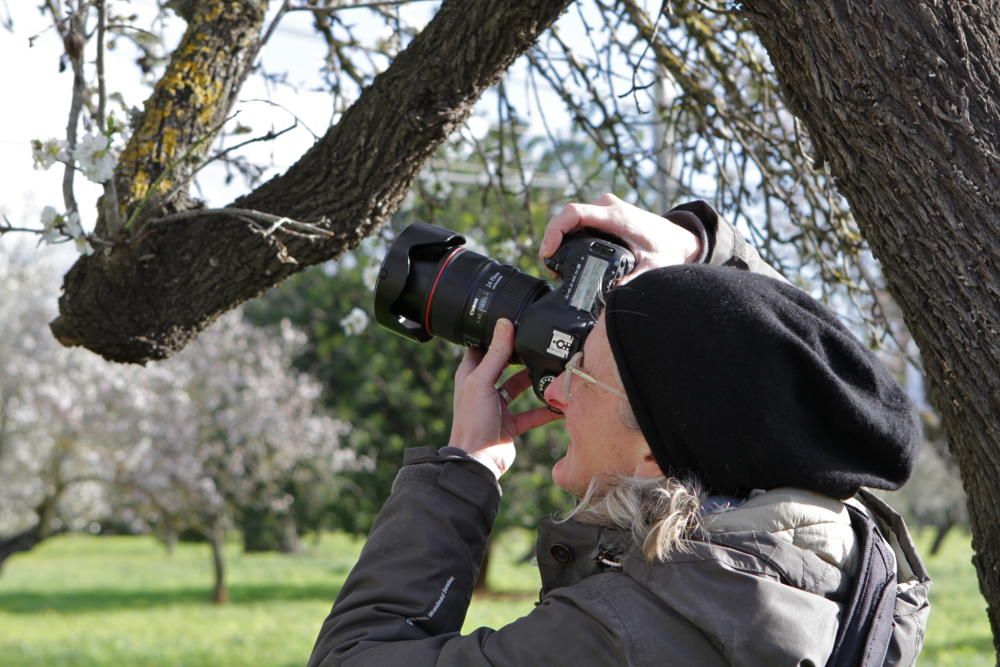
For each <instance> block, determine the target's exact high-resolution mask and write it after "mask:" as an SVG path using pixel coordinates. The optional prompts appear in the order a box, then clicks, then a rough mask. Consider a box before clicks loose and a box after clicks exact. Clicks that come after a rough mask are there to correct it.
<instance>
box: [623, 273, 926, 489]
mask: <svg viewBox="0 0 1000 667" xmlns="http://www.w3.org/2000/svg"><path fill="white" fill-rule="evenodd" d="M605 317H606V320H607V330H608V339H609V341H610V343H611V350H612V352H613V353H614V357H615V362H616V363H617V365H618V370H619V372H620V373H621V378H622V383H623V384H624V386H625V391H626V393H627V394H628V397H629V401H630V402H631V404H632V408H633V410H634V411H635V416H636V418H637V419H638V422H639V426H640V428H641V429H642V433H643V435H644V436H645V437H646V440H647V442H648V443H649V446H650V448H651V449H652V451H653V454H654V455H655V457H656V461H657V463H659V465H660V468H661V469H662V470H663V471H664V472H665V473H666V474H671V475H678V474H682V473H684V472H686V471H691V472H694V473H696V474H697V475H698V476H699V477H700V478H701V480H702V481H703V482H704V483H705V484H706V485H707V486H708V487H709V488H710V489H711V490H712V491H713V492H715V493H723V494H732V495H739V494H744V493H746V492H747V491H749V490H750V489H756V488H761V489H770V488H775V487H779V486H794V487H799V488H804V489H810V490H812V491H817V492H819V493H823V494H826V495H829V496H834V497H836V498H847V497H850V496H852V495H854V494H855V493H856V492H857V491H858V488H859V487H861V486H868V487H875V488H880V489H896V488H899V487H900V486H901V485H902V484H903V483H904V482H905V481H906V480H907V478H908V477H909V476H910V472H911V470H912V467H913V464H914V462H915V460H916V456H917V451H918V449H919V446H920V443H921V432H920V427H919V422H918V420H917V416H916V414H915V412H914V410H913V406H912V405H911V403H910V401H909V399H908V398H907V396H906V394H905V393H904V392H903V390H902V389H901V388H900V387H899V385H898V384H897V383H896V382H895V380H894V379H893V377H892V376H891V375H890V374H889V372H888V370H887V369H886V368H885V367H884V366H882V364H881V363H880V362H879V361H878V360H877V359H876V358H875V356H874V355H873V354H872V353H871V352H870V351H869V350H868V349H867V348H866V347H865V346H864V345H862V344H861V342H860V341H858V340H857V339H856V338H855V337H854V336H853V335H852V334H851V333H850V332H849V331H848V330H847V329H846V328H845V327H844V326H843V325H842V324H841V323H840V322H839V321H838V320H837V318H836V316H835V315H834V314H833V313H832V312H830V311H829V310H828V309H827V308H825V307H824V306H822V305H821V304H819V303H818V302H817V301H815V300H814V299H812V298H811V297H809V295H807V294H805V293H804V292H802V291H800V290H798V289H796V288H795V287H792V286H791V285H788V284H785V283H782V282H779V281H777V280H774V279H771V278H768V277H765V276H761V275H757V274H754V273H750V272H747V271H742V270H740V269H736V268H729V267H716V266H705V265H684V266H672V267H667V268H663V269H657V270H654V271H649V272H647V273H645V274H643V275H641V276H639V277H638V278H636V279H634V280H632V281H631V282H629V283H627V284H625V285H623V286H622V287H619V288H617V289H615V290H612V291H611V293H610V294H609V295H608V303H607V308H606V310H605Z"/></svg>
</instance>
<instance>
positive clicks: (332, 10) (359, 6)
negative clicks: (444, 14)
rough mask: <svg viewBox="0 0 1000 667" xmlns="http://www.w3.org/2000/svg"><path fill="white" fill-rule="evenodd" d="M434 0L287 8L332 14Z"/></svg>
mask: <svg viewBox="0 0 1000 667" xmlns="http://www.w3.org/2000/svg"><path fill="white" fill-rule="evenodd" d="M433 1H435V0H376V1H374V2H357V3H354V4H352V5H338V6H337V7H306V6H301V7H289V8H288V11H290V12H312V13H313V14H334V13H336V12H342V11H345V10H348V9H377V8H379V7H399V6H401V5H409V4H412V3H415V2H433Z"/></svg>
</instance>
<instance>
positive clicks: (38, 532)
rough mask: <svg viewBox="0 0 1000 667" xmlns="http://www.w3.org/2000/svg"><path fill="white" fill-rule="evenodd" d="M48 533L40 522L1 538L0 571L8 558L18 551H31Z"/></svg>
mask: <svg viewBox="0 0 1000 667" xmlns="http://www.w3.org/2000/svg"><path fill="white" fill-rule="evenodd" d="M46 537H47V535H46V534H45V533H44V532H43V531H42V524H41V523H38V524H36V525H34V526H32V527H31V528H28V529H27V530H22V531H21V532H20V533H17V534H15V535H12V536H10V537H7V538H4V539H2V540H0V572H3V566H4V564H5V563H6V562H7V559H8V558H10V557H11V556H13V555H14V554H16V553H21V552H23V551H31V550H32V549H34V548H35V546H37V545H38V543H39V542H41V541H42V540H44V539H45V538H46Z"/></svg>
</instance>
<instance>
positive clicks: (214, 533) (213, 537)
mask: <svg viewBox="0 0 1000 667" xmlns="http://www.w3.org/2000/svg"><path fill="white" fill-rule="evenodd" d="M224 536H225V532H224V531H223V530H222V529H221V528H213V529H212V530H211V531H209V533H208V543H209V544H211V545H212V572H213V573H214V575H215V587H214V588H213V589H212V602H214V603H215V604H226V603H227V602H229V591H228V590H226V564H225V561H223V560H222V547H223V545H224V543H225V539H224Z"/></svg>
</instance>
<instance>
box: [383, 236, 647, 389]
mask: <svg viewBox="0 0 1000 667" xmlns="http://www.w3.org/2000/svg"><path fill="white" fill-rule="evenodd" d="M545 265H546V266H547V267H548V268H549V269H551V270H552V271H553V272H555V273H556V275H558V276H559V277H560V278H561V281H560V283H559V286H558V287H554V286H552V285H550V284H549V283H547V282H545V281H544V280H541V279H539V278H535V277H533V276H529V275H527V274H525V273H523V272H521V271H519V270H518V269H516V268H515V267H513V266H510V265H508V264H502V263H500V262H497V261H494V260H492V259H490V258H489V257H485V256H483V255H481V254H479V253H477V252H474V251H472V250H469V249H468V248H466V247H465V237H463V236H462V235H460V234H457V233H455V232H452V231H450V230H447V229H444V228H443V227H438V226H436V225H431V224H427V223H425V222H415V223H413V224H411V225H410V226H408V227H407V228H406V229H404V230H403V232H402V233H401V234H400V235H399V236H398V237H397V238H396V240H395V241H394V242H393V243H392V246H391V247H390V248H389V252H388V253H386V256H385V259H384V260H383V261H382V266H381V267H380V269H379V273H378V280H377V282H376V285H375V320H376V321H377V322H378V323H379V324H381V325H382V326H383V327H385V328H387V329H389V330H390V331H393V332H395V333H397V334H399V335H401V336H405V337H406V338H410V339H412V340H416V341H420V342H425V341H428V340H430V339H431V338H433V337H434V336H438V337H440V338H444V339H445V340H448V341H451V342H452V343H457V344H459V345H465V346H466V347H472V348H476V349H479V350H486V349H487V348H488V347H489V345H490V341H491V339H492V337H493V328H494V327H495V326H496V322H497V320H499V319H500V318H507V319H509V320H510V321H511V322H513V323H514V326H515V328H516V330H517V333H516V337H515V343H514V355H513V356H512V357H511V363H521V364H524V365H525V366H526V367H527V368H528V372H529V374H530V376H531V384H532V388H533V389H534V392H535V394H536V395H537V396H538V397H539V398H540V399H542V400H544V398H543V393H544V392H545V388H546V387H547V386H548V384H549V383H550V382H552V380H553V378H555V377H556V376H557V375H559V374H560V373H561V372H562V371H563V367H564V366H565V365H566V361H567V360H569V358H570V357H572V356H573V355H574V354H576V352H577V351H578V350H580V349H581V348H582V347H583V341H584V340H585V339H586V337H587V335H588V334H589V333H590V330H591V329H592V328H593V327H594V324H595V323H596V322H597V318H598V317H599V316H600V314H601V311H602V310H603V309H604V296H605V294H606V292H607V291H608V290H609V289H611V287H612V286H613V285H614V284H615V283H616V282H617V281H618V280H619V279H620V278H621V277H622V276H624V275H626V274H627V273H629V272H631V271H632V269H633V267H634V266H635V257H634V256H633V255H632V253H631V252H630V251H629V250H628V248H627V247H626V246H625V244H624V243H622V242H621V241H620V240H618V239H616V238H615V237H613V236H610V235H607V234H603V233H601V232H598V231H596V230H592V229H588V230H586V231H583V232H574V233H572V234H567V235H566V236H565V237H564V238H563V243H562V245H561V246H559V249H558V250H557V251H556V252H555V254H554V255H552V256H551V257H549V258H548V259H547V260H546V261H545Z"/></svg>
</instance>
